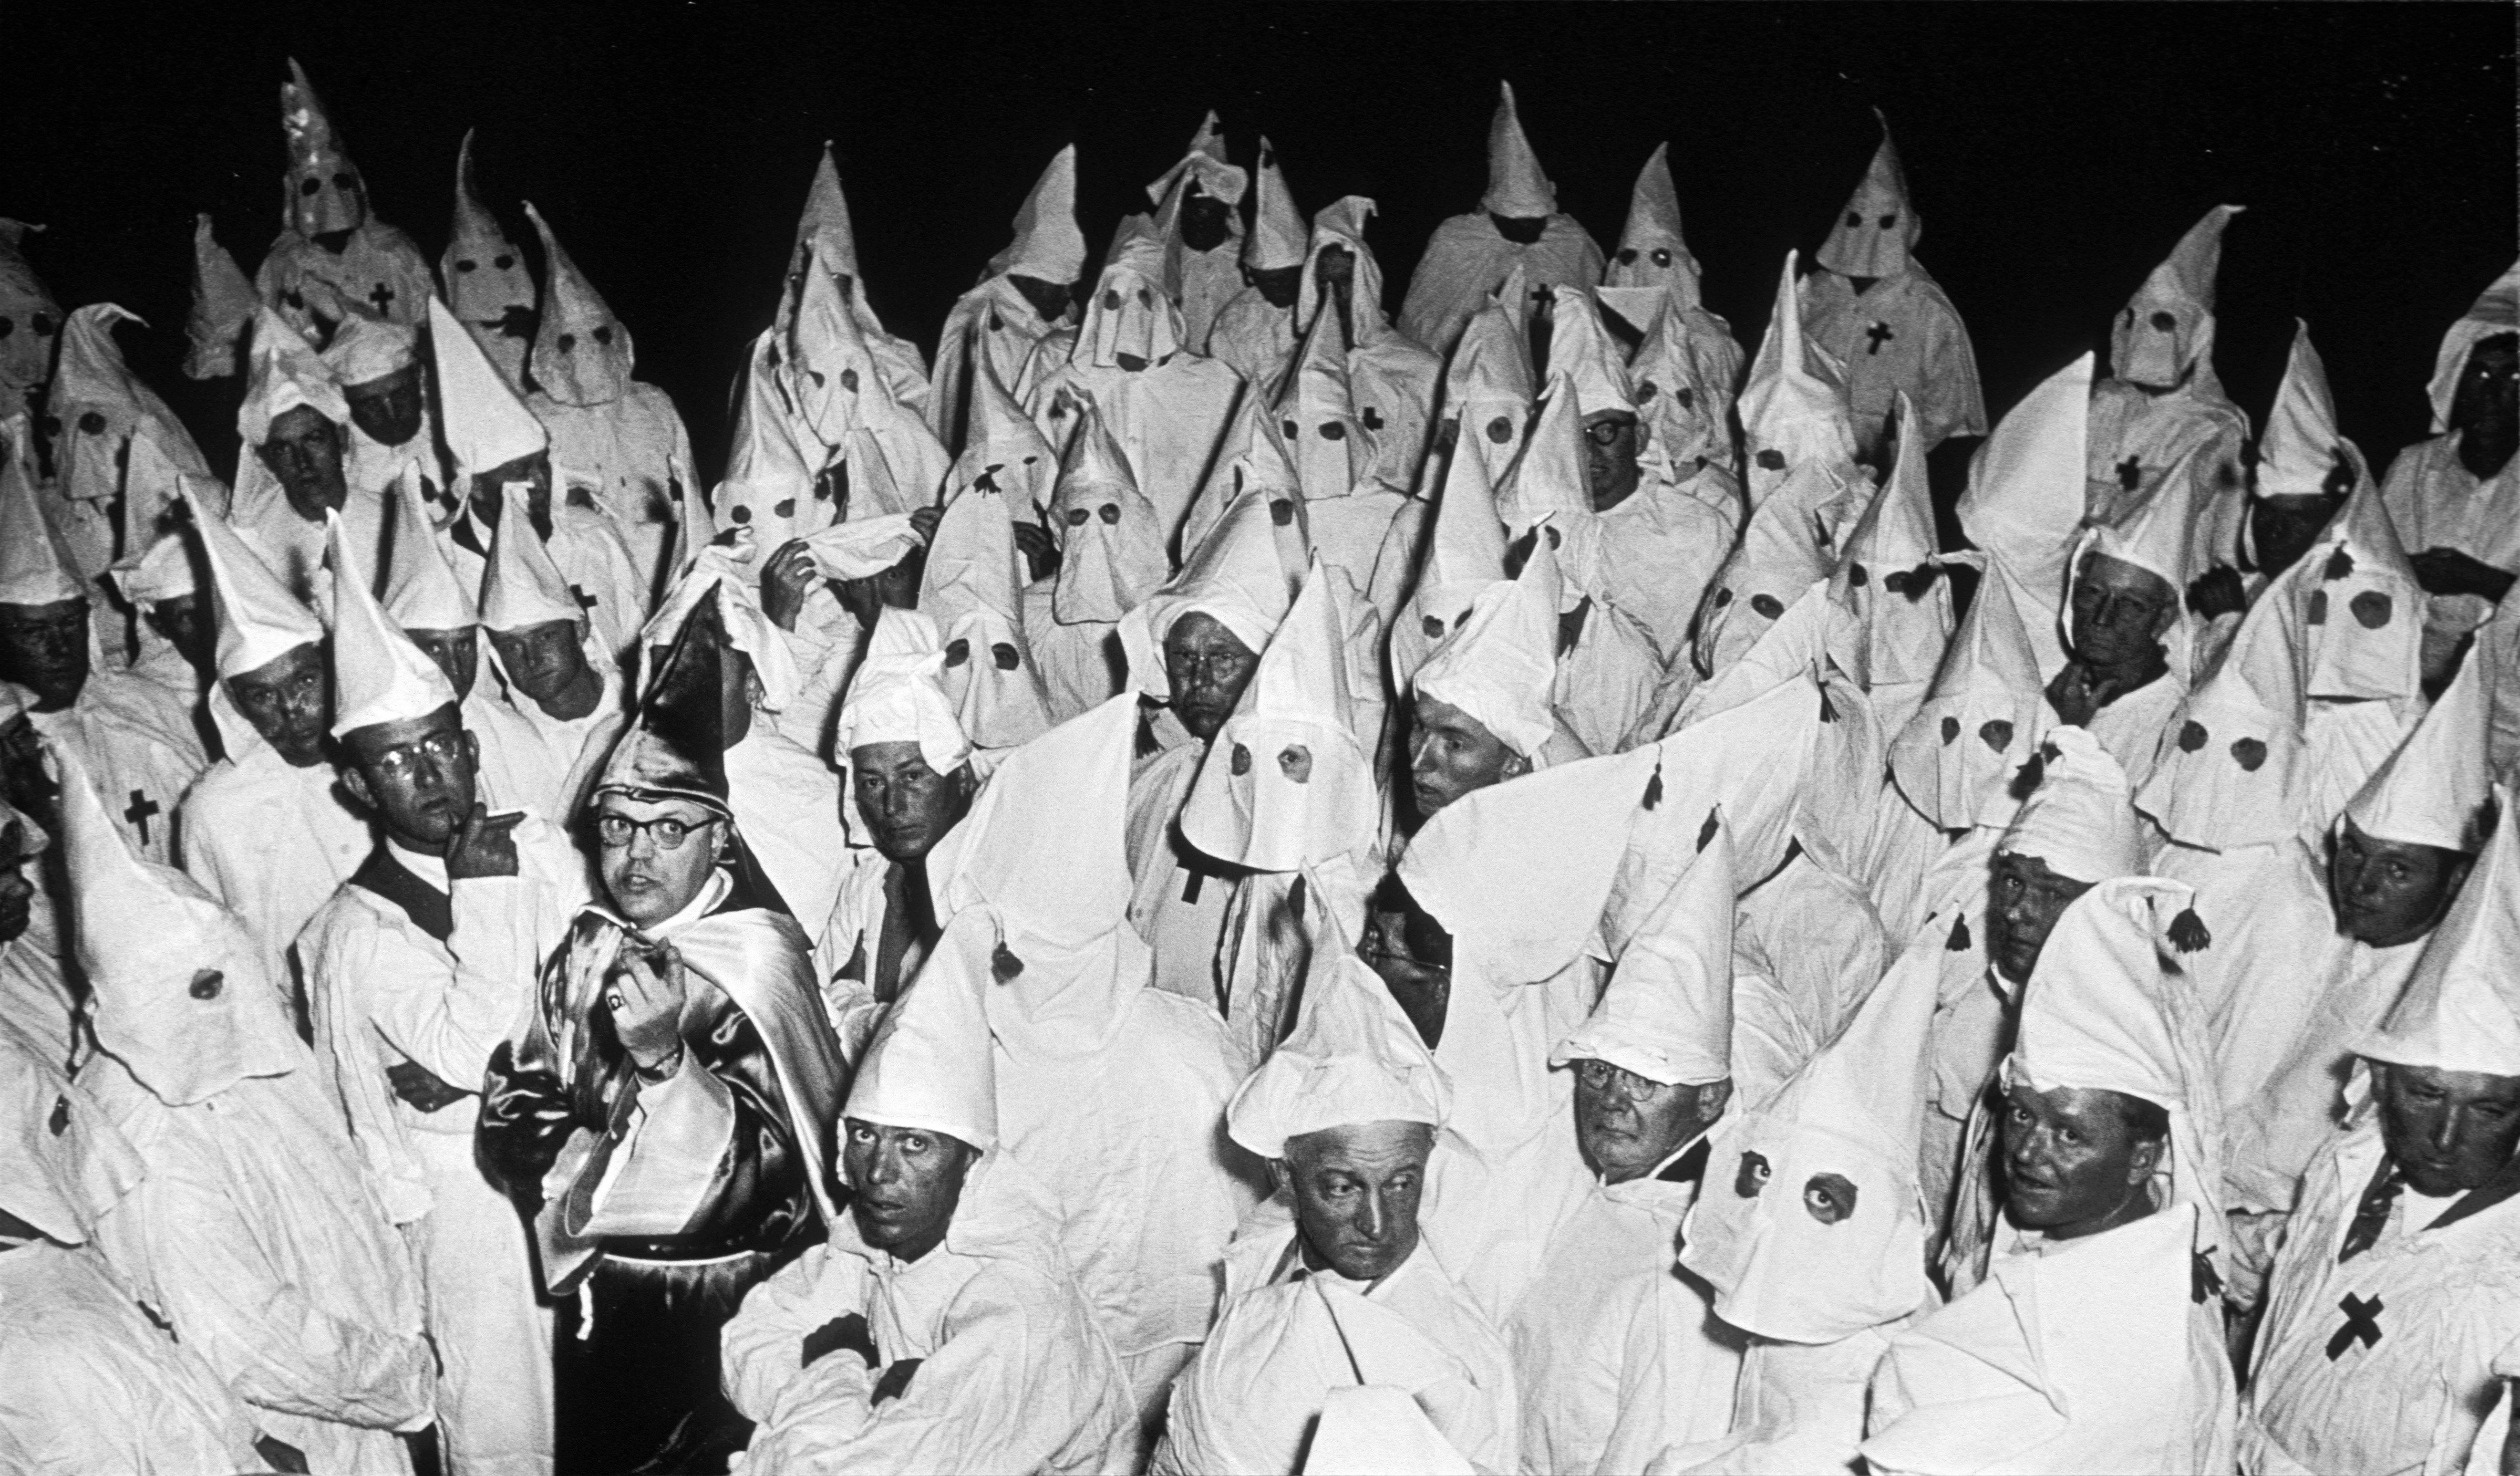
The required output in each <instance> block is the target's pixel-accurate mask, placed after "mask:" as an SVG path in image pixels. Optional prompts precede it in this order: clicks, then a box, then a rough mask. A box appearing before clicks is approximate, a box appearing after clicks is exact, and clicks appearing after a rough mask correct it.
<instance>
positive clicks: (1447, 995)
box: [1356, 895, 1453, 1050]
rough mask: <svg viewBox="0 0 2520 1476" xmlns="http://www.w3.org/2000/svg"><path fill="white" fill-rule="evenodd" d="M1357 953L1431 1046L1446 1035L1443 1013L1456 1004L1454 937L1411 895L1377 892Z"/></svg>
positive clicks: (1419, 1036) (1420, 1036)
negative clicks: (1409, 897)
mask: <svg viewBox="0 0 2520 1476" xmlns="http://www.w3.org/2000/svg"><path fill="white" fill-rule="evenodd" d="M1356 954H1357V956H1358V957H1359V958H1362V959H1364V960H1365V965H1366V967H1367V968H1370V969H1372V970H1373V972H1374V977H1376V978H1378V979H1380V980H1381V981H1382V987H1383V988H1384V989H1385V990H1388V991H1390V992H1391V997H1392V1000H1393V1001H1394V1002H1395V1003H1397V1004H1398V1005H1399V1006H1400V1012H1401V1013H1402V1014H1404V1015H1407V1016H1408V1017H1409V1023H1410V1024H1411V1025H1412V1026H1414V1027H1416V1029H1417V1031H1418V1039H1420V1040H1423V1041H1425V1042H1426V1046H1427V1048H1428V1049H1429V1050H1432V1049H1433V1048H1434V1047H1435V1044H1436V1042H1437V1041H1439V1040H1441V1039H1443V1038H1444V1016H1445V1012H1446V1010H1447V1009H1448V1008H1449V1007H1450V1005H1451V1003H1452V995H1453V940H1452V937H1451V935H1450V934H1447V933H1446V932H1445V931H1444V929H1443V925H1442V924H1440V923H1438V922H1436V921H1435V920H1434V919H1433V918H1431V917H1429V916H1427V915H1426V914H1425V912H1424V911H1423V910H1422V909H1420V908H1418V905H1417V903H1416V902H1415V901H1413V900H1411V899H1408V898H1406V897H1390V896H1384V895H1377V896H1376V897H1375V898H1374V899H1373V905H1372V907H1371V908H1370V909H1369V910H1368V911H1367V913H1366V917H1365V932H1364V934H1363V936H1361V937H1360V938H1358V939H1357V943H1356Z"/></svg>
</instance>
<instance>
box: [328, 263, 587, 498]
mask: <svg viewBox="0 0 2520 1476" xmlns="http://www.w3.org/2000/svg"><path fill="white" fill-rule="evenodd" d="M428 349H429V354H430V356H431V357H432V358H433V359H435V360H436V369H437V404H438V414H439V417H440V418H439V421H438V430H439V432H440V434H441V435H443V436H444V437H445V438H446V449H447V450H449V451H451V452H453V453H454V455H455V472H456V475H457V476H459V477H464V478H467V479H470V478H472V477H476V476H478V475H480V474H481V473H483V472H487V471H490V470H491V469H493V468H495V467H502V466H506V465H507V464H508V463H509V462H512V461H515V460H516V459H517V458H518V457H520V456H530V455H533V454H534V453H535V452H537V451H546V450H549V449H550V448H551V438H550V437H549V436H547V435H545V434H544V432H543V427H542V422H540V421H538V420H536V419H534V416H533V412H532V411H530V410H528V409H526V408H525V402H524V401H523V400H521V399H518V398H517V392H516V391H515V390H514V389H512V388H510V387H509V384H508V381H507V380H506V379H505V378H504V377H502V376H501V375H500V373H499V370H498V367H497V366H496V365H494V364H492V363H491V362H490V358H489V355H488V354H486V353H484V352H482V350H481V346H480V345H479V344H478V343H476V342H474V341H473V338H472V334H471V333H469V332H467V331H466V330H465V328H464V325H463V324H462V323H460V322H458V321H457V320H456V317H455V314H453V313H451V312H449V311H447V310H446V304H444V303H442V302H439V301H437V300H434V299H432V300H430V301H429V304H428ZM345 413H346V412H345ZM470 485H471V484H470V482H469V481H468V482H467V484H466V486H467V489H468V492H469V488H470Z"/></svg>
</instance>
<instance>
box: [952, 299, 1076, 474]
mask: <svg viewBox="0 0 2520 1476" xmlns="http://www.w3.org/2000/svg"><path fill="white" fill-rule="evenodd" d="M1075 316H1076V312H1075V309H1074V308H1073V307H1070V308H1069V309H1068V310H1067V311H1066V312H1065V313H1063V314H1062V315H1061V316H1060V317H1058V318H1057V319H1056V320H1054V321H1051V322H1044V321H1043V320H1042V316H1041V314H1040V313H1039V312H1036V311H1035V310H1034V309H1033V305H1032V300H1030V299H1029V298H1026V297H1025V296H1024V295H1023V293H1022V291H1021V290H1020V289H1018V288H1017V287H1016V286H1015V285H1014V283H1013V282H1012V281H1010V280H1009V279H1008V277H1007V275H1006V274H1005V273H1003V272H1001V273H999V274H997V275H996V276H993V277H990V278H988V279H987V280H985V281H983V282H982V283H981V284H980V285H979V286H977V287H974V288H972V289H971V290H970V291H969V292H967V293H965V294H963V295H962V296H961V297H959V298H956V299H955V300H954V305H953V306H952V307H951V308H948V309H947V310H946V313H945V327H944V329H943V330H942V331H941V332H939V333H938V334H937V335H936V369H935V372H934V373H933V374H931V375H930V376H929V377H928V381H927V411H926V414H927V429H928V430H930V431H932V432H934V433H935V435H936V439H937V440H938V442H939V443H941V444H942V445H943V446H944V447H945V448H946V449H947V450H948V451H960V450H961V449H962V447H963V437H964V432H965V431H967V429H968V425H967V422H968V421H969V419H970V415H971V384H972V378H971V377H972V376H973V375H974V374H976V373H978V372H979V370H978V366H979V364H980V363H981V362H982V361H983V360H984V359H985V360H986V362H987V363H988V365H989V367H991V368H993V369H995V370H996V371H997V373H998V383H999V384H1002V385H1005V386H1008V387H1009V388H1010V389H1012V387H1013V385H1014V383H1015V381H1016V380H1017V379H1019V378H1020V377H1022V374H1023V367H1024V360H1025V359H1026V358H1028V357H1030V356H1031V354H1032V350H1033V347H1034V346H1035V345H1037V344H1039V343H1040V342H1041V341H1042V340H1043V339H1044V338H1046V337H1048V336H1049V335H1050V334H1051V333H1053V332H1054V331H1056V330H1057V329H1059V328H1061V327H1064V326H1068V325H1069V324H1071V323H1072V322H1073V321H1074V319H1075ZM975 346H976V347H977V348H978V350H979V351H978V352H977V353H976V354H975V353H974V352H973V351H972V350H973V348H974V347H975Z"/></svg>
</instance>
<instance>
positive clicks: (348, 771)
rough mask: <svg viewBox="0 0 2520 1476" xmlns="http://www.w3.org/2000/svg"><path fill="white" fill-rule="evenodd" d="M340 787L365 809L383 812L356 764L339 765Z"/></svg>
mask: <svg viewBox="0 0 2520 1476" xmlns="http://www.w3.org/2000/svg"><path fill="white" fill-rule="evenodd" d="M464 736H465V737H466V738H468V739H469V738H471V737H472V734H471V733H466V734H465V735H464ZM341 787H342V788H343V789H346V790H348V791H349V792H350V798H351V799H353V800H356V801H358V802H359V804H360V805H361V806H362V807H365V808H367V809H370V810H373V811H377V812H380V813H382V811H383V809H384V807H383V806H382V805H379V804H378V803H377V794H376V791H375V790H372V789H370V788H368V776H367V775H366V774H363V773H361V772H359V766H358V765H357V764H355V763H344V764H342V765H341Z"/></svg>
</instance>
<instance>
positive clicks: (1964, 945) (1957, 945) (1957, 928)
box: [1944, 917, 1969, 953]
mask: <svg viewBox="0 0 2520 1476" xmlns="http://www.w3.org/2000/svg"><path fill="white" fill-rule="evenodd" d="M1944 947H1946V948H1948V949H1950V950H1951V951H1952V952H1955V953H1965V952H1967V951H1968V950H1969V930H1968V919H1967V918H1965V917H1960V918H1955V919H1953V921H1952V941H1951V942H1950V943H1948V944H1945V945H1944Z"/></svg>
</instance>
